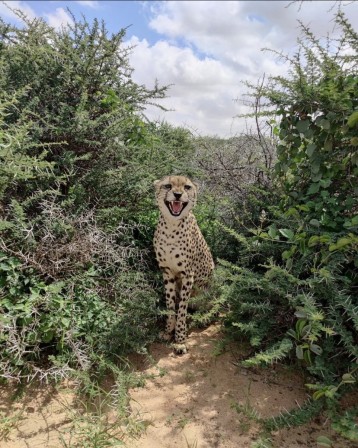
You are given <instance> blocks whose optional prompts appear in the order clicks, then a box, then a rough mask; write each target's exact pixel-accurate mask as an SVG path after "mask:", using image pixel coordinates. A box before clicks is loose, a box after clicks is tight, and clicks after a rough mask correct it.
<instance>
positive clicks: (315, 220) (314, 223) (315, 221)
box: [310, 219, 321, 227]
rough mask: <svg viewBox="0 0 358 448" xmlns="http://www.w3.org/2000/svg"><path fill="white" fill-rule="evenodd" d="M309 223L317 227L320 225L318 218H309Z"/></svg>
mask: <svg viewBox="0 0 358 448" xmlns="http://www.w3.org/2000/svg"><path fill="white" fill-rule="evenodd" d="M310 224H311V226H314V227H319V226H320V225H321V224H320V222H319V221H318V219H311V221H310Z"/></svg>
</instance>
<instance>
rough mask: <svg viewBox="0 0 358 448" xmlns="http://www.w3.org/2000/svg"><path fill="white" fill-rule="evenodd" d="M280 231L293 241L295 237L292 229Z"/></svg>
mask: <svg viewBox="0 0 358 448" xmlns="http://www.w3.org/2000/svg"><path fill="white" fill-rule="evenodd" d="M278 231H279V232H280V233H281V235H283V236H284V237H285V238H287V239H288V240H292V239H293V237H294V236H295V234H294V233H293V232H292V230H291V229H278Z"/></svg>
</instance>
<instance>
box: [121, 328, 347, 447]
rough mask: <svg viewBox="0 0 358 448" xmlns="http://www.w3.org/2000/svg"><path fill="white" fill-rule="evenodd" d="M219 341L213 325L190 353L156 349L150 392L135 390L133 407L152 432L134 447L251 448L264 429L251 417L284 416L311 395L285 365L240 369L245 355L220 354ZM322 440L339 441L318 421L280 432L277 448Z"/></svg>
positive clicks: (195, 337) (193, 338)
mask: <svg viewBox="0 0 358 448" xmlns="http://www.w3.org/2000/svg"><path fill="white" fill-rule="evenodd" d="M219 343H220V329H219V327H218V326H211V327H209V328H207V329H205V330H202V331H193V332H192V333H191V335H190V337H189V353H188V354H187V355H184V356H175V355H174V354H173V353H172V350H171V349H170V348H169V347H166V346H165V345H163V344H155V345H154V346H152V348H151V355H152V357H153V363H154V365H153V364H152V366H148V365H147V364H145V363H144V364H143V362H144V360H142V364H141V363H140V362H138V360H137V361H136V362H137V367H138V368H139V369H141V370H143V371H144V372H145V373H146V374H147V375H148V376H149V377H150V378H149V379H148V380H147V382H146V385H145V387H144V388H137V389H133V390H131V391H130V395H131V407H132V409H133V411H134V412H137V413H138V414H139V415H140V416H141V418H142V419H143V420H145V421H146V423H147V424H148V428H147V431H146V433H145V434H144V435H143V436H142V437H141V438H140V439H139V440H137V441H136V442H135V443H133V444H129V445H128V446H129V447H130V448H188V447H193V448H246V447H251V446H252V444H253V443H254V441H258V439H259V438H260V428H259V425H258V424H257V423H255V422H254V421H253V419H251V418H248V414H250V413H253V412H257V413H258V414H259V415H260V416H261V417H271V416H277V415H279V414H280V412H284V411H285V410H289V409H292V408H296V407H297V406H298V405H300V404H302V403H303V402H304V401H305V400H306V399H307V398H308V396H307V394H306V390H305V387H304V381H303V378H302V377H300V376H299V375H298V374H294V373H293V372H292V371H290V370H287V369H285V368H283V367H276V368H274V367H273V368H270V369H266V370H260V372H258V373H253V372H252V371H248V370H246V369H242V368H241V369H240V368H239V367H237V365H236V363H237V360H238V358H239V356H240V353H235V352H232V351H230V352H229V351H228V352H226V353H223V354H221V355H219V356H217V355H216V354H215V352H217V348H218V344H219ZM241 355H242V354H241ZM243 408H244V409H246V411H245V412H240V410H242V409H243ZM245 414H246V415H245ZM319 435H329V436H330V437H333V440H334V436H333V435H332V434H331V431H330V429H329V427H324V426H323V424H322V422H320V421H318V422H317V423H312V424H310V425H309V426H303V427H299V428H291V429H290V430H287V429H282V430H279V431H276V432H275V433H274V434H273V438H272V442H273V445H274V446H275V447H277V448H296V447H300V448H303V447H316V446H317V444H316V439H317V437H318V436H319ZM346 443H347V442H342V444H340V443H339V442H337V441H336V444H335V445H334V447H335V448H340V447H342V448H347V444H346ZM261 446H262V447H263V446H264V445H261Z"/></svg>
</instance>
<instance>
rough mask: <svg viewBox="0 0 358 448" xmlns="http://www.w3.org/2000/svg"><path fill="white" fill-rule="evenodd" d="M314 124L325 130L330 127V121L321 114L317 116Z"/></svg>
mask: <svg viewBox="0 0 358 448" xmlns="http://www.w3.org/2000/svg"><path fill="white" fill-rule="evenodd" d="M316 125H317V126H319V127H321V128H322V129H324V130H326V131H328V130H329V128H330V127H331V123H330V122H329V121H328V120H326V119H325V118H323V117H322V116H321V117H318V118H317V119H316Z"/></svg>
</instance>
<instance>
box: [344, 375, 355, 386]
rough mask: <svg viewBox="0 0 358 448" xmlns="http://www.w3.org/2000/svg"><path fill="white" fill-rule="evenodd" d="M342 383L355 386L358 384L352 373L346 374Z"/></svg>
mask: <svg viewBox="0 0 358 448" xmlns="http://www.w3.org/2000/svg"><path fill="white" fill-rule="evenodd" d="M342 382H343V383H345V384H354V383H355V382H356V380H355V378H354V376H353V375H352V374H351V373H345V374H344V375H343V376H342Z"/></svg>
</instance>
